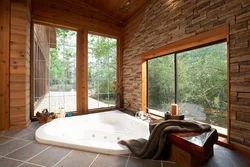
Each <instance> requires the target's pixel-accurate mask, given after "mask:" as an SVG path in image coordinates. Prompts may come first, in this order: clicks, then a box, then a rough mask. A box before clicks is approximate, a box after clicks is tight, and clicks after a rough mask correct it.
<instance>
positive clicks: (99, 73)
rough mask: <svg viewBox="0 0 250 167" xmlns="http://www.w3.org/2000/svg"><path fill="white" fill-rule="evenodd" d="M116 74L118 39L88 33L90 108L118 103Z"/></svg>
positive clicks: (111, 105)
mask: <svg viewBox="0 0 250 167" xmlns="http://www.w3.org/2000/svg"><path fill="white" fill-rule="evenodd" d="M116 74H117V39H114V38H108V37H103V36H99V35H93V34H88V109H98V108H105V107H113V106H115V105H116V98H117V93H116V90H114V89H117V87H116V86H117V75H116Z"/></svg>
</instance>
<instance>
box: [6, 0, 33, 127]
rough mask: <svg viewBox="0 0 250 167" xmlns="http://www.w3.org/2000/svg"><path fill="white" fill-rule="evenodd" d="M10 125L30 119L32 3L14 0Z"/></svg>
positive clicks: (18, 125)
mask: <svg viewBox="0 0 250 167" xmlns="http://www.w3.org/2000/svg"><path fill="white" fill-rule="evenodd" d="M10 9H11V17H10V20H11V23H10V129H18V128H23V127H26V125H27V124H28V123H29V121H30V20H31V17H30V16H31V15H30V3H29V1H26V0H11V7H10Z"/></svg>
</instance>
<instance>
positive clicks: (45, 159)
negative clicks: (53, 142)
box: [29, 147, 71, 167]
mask: <svg viewBox="0 0 250 167" xmlns="http://www.w3.org/2000/svg"><path fill="white" fill-rule="evenodd" d="M70 151H71V150H70V149H66V148H60V147H51V148H49V149H47V150H45V151H44V152H42V153H41V154H39V155H37V156H36V157H34V158H32V159H31V160H30V161H29V162H32V163H35V164H39V165H44V166H48V167H50V166H51V167H52V166H54V165H55V164H56V163H58V162H59V161H60V160H61V159H62V158H63V157H64V156H66V155H67V154H68V153H69V152H70Z"/></svg>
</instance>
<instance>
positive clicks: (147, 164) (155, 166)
mask: <svg viewBox="0 0 250 167" xmlns="http://www.w3.org/2000/svg"><path fill="white" fill-rule="evenodd" d="M127 167H161V161H154V160H146V159H137V158H130V159H129V161H128V165H127Z"/></svg>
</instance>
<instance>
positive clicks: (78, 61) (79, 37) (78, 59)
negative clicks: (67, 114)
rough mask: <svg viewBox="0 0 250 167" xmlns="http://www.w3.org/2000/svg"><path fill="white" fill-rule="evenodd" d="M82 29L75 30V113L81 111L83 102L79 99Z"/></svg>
mask: <svg viewBox="0 0 250 167" xmlns="http://www.w3.org/2000/svg"><path fill="white" fill-rule="evenodd" d="M83 35H84V32H83V30H78V31H77V44H76V46H77V48H76V52H77V53H76V90H77V91H76V101H77V102H76V105H77V112H76V113H77V114H82V113H83V104H82V102H81V100H82V99H83V96H82V95H83V94H82V84H81V83H82V80H81V78H82V75H83V74H82V72H83V69H82V67H83V52H84V51H83V40H84V38H83Z"/></svg>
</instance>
